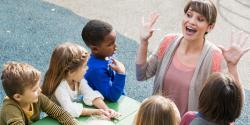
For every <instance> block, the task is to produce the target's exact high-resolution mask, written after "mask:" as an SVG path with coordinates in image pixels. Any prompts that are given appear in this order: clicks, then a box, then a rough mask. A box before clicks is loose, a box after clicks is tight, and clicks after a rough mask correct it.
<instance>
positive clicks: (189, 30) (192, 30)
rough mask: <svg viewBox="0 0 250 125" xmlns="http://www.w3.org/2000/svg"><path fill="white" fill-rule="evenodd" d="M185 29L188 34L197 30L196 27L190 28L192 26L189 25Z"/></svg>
mask: <svg viewBox="0 0 250 125" xmlns="http://www.w3.org/2000/svg"><path fill="white" fill-rule="evenodd" d="M186 31H187V33H188V34H190V35H191V34H194V33H196V32H197V30H196V29H194V28H192V27H189V26H187V27H186Z"/></svg>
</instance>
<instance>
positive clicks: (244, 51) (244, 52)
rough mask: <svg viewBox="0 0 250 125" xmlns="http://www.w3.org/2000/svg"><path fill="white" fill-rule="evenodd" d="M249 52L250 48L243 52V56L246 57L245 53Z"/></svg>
mask: <svg viewBox="0 0 250 125" xmlns="http://www.w3.org/2000/svg"><path fill="white" fill-rule="evenodd" d="M249 50H250V48H247V49H245V50H244V51H243V54H242V55H244V54H245V53H247V52H248V51H249Z"/></svg>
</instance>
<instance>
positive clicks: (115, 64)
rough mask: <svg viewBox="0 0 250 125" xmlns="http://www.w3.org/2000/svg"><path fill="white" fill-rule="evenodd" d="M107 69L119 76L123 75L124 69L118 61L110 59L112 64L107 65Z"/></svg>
mask: <svg viewBox="0 0 250 125" xmlns="http://www.w3.org/2000/svg"><path fill="white" fill-rule="evenodd" d="M109 67H110V68H112V69H113V70H114V71H116V72H117V73H119V74H125V67H124V65H123V64H122V63H121V62H120V61H118V60H115V59H112V63H111V64H109Z"/></svg>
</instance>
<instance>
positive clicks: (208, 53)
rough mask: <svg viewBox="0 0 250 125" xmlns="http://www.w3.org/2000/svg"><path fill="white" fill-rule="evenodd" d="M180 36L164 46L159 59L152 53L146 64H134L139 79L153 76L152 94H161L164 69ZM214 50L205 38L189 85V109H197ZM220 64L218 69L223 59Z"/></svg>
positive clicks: (208, 74) (177, 44)
mask: <svg viewBox="0 0 250 125" xmlns="http://www.w3.org/2000/svg"><path fill="white" fill-rule="evenodd" d="M166 37H167V36H166ZM182 38H183V36H182V35H176V37H175V38H174V40H173V41H172V42H171V43H170V44H169V46H168V48H166V50H165V52H164V55H163V58H162V59H161V60H158V58H157V54H156V53H154V54H152V55H151V56H150V57H149V59H148V60H147V63H146V64H136V77H137V79H138V80H139V81H142V80H146V79H149V78H151V77H153V76H155V80H154V88H153V94H160V95H162V87H163V80H164V77H165V74H166V71H167V70H168V68H169V65H170V64H171V61H172V58H173V56H174V53H175V51H176V49H177V48H178V46H179V44H180V41H181V39H182ZM215 50H217V51H218V48H217V47H216V46H215V45H214V44H213V43H211V42H209V41H208V40H205V44H204V47H203V49H202V53H201V56H200V59H199V62H198V63H197V65H196V68H195V71H194V74H193V77H192V80H191V83H190V87H189V97H188V110H189V111H197V109H198V98H199V94H200V92H201V90H202V86H203V83H204V82H205V81H206V80H207V78H208V77H209V76H210V74H211V73H212V54H213V52H214V51H215ZM220 65H221V66H220V67H221V69H220V71H222V69H225V67H226V62H225V60H224V59H223V60H222V61H221V62H220Z"/></svg>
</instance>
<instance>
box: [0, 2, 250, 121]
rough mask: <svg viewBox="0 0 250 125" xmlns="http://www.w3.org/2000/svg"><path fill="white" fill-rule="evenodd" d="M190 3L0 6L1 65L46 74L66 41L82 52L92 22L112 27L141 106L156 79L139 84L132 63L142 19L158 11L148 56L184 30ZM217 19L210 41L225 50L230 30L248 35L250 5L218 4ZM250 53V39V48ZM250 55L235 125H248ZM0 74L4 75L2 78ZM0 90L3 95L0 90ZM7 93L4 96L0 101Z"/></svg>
mask: <svg viewBox="0 0 250 125" xmlns="http://www.w3.org/2000/svg"><path fill="white" fill-rule="evenodd" d="M185 2H186V0H136V1H135V0H46V1H43V0H18V1H17V0H0V24H1V25H0V65H3V64H4V63H6V62H7V61H10V60H16V61H22V62H27V63H29V64H32V65H34V66H35V67H36V68H38V69H39V70H40V71H41V72H42V74H44V73H45V71H46V70H47V67H48V63H49V58H50V55H51V52H52V49H53V48H54V47H55V46H56V45H57V44H59V43H62V42H64V41H73V42H76V43H78V44H81V45H83V46H84V44H83V42H82V40H81V37H80V32H81V30H82V27H83V26H84V25H85V24H86V22H87V21H88V19H101V20H104V21H107V22H109V23H110V24H112V25H113V26H114V28H115V29H116V30H117V31H118V32H119V34H118V36H117V42H118V48H119V49H118V53H117V58H118V59H119V60H120V61H122V62H124V64H125V66H126V68H127V75H128V76H127V83H126V91H127V95H128V96H129V97H132V98H134V99H136V100H138V101H142V100H143V99H144V98H146V97H148V96H150V95H151V92H152V83H153V79H151V80H148V81H145V82H138V81H136V80H135V68H134V60H135V53H136V49H137V47H138V42H137V41H138V37H139V27H140V21H141V17H142V16H147V15H148V14H149V13H150V12H152V11H157V12H159V13H160V14H161V17H160V18H159V19H158V21H157V23H156V27H157V28H160V29H161V30H160V31H157V32H155V34H154V36H153V38H152V39H151V42H152V43H151V44H150V48H149V50H150V51H151V52H152V51H154V50H155V49H156V48H157V45H158V44H159V42H160V40H161V39H162V38H163V36H164V35H165V34H167V33H173V32H174V33H177V32H180V30H181V27H180V26H181V25H180V21H181V19H182V16H183V6H184V5H185ZM215 3H216V5H217V7H218V11H219V16H218V20H217V24H216V27H215V29H214V30H213V31H212V32H211V33H209V35H208V37H209V39H210V41H214V42H215V43H216V44H222V45H225V46H227V45H228V44H229V38H230V32H231V30H243V31H245V32H247V33H250V1H249V0H215ZM246 46H248V47H250V39H249V42H248V43H247V45H246ZM249 64H250V53H248V54H246V55H245V56H244V57H243V58H242V60H241V62H240V64H239V70H240V74H241V78H242V81H243V83H244V86H245V88H246V102H245V105H244V107H243V111H242V115H241V117H240V118H239V119H238V120H237V121H236V123H237V125H238V124H239V125H250V116H249V114H248V112H250V103H249V101H250V91H249V90H250V77H249V76H250V67H249ZM0 74H1V73H0ZM0 90H1V89H0ZM3 96H4V92H3V91H0V100H2V98H3Z"/></svg>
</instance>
